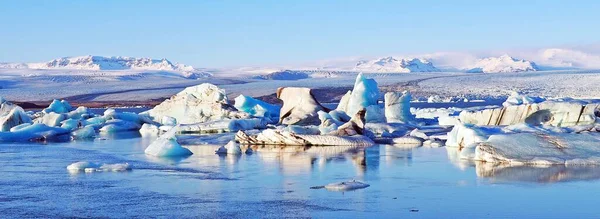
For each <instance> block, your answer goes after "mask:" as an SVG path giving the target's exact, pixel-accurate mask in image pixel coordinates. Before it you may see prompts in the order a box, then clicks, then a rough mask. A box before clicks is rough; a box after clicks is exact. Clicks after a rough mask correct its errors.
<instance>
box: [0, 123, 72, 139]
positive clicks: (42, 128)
mask: <svg viewBox="0 0 600 219" xmlns="http://www.w3.org/2000/svg"><path fill="white" fill-rule="evenodd" d="M70 132H71V131H70V130H67V129H64V128H58V127H49V126H47V125H44V124H33V125H30V126H27V127H24V128H21V129H19V130H16V131H14V132H0V142H26V141H46V140H58V139H59V138H60V137H61V136H67V137H68V134H69V133H70Z"/></svg>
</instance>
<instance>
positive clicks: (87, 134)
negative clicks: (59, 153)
mask: <svg viewBox="0 0 600 219" xmlns="http://www.w3.org/2000/svg"><path fill="white" fill-rule="evenodd" d="M71 136H72V137H73V139H89V138H94V137H95V136H96V130H95V129H94V127H92V126H86V127H83V128H80V129H77V130H75V131H73V132H71Z"/></svg>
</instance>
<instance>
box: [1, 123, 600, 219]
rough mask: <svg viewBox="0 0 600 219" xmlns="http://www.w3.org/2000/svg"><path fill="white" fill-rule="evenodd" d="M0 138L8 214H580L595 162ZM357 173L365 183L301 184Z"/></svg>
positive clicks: (592, 192) (591, 199)
mask: <svg viewBox="0 0 600 219" xmlns="http://www.w3.org/2000/svg"><path fill="white" fill-rule="evenodd" d="M104 138H105V139H106V140H100V139H96V140H93V141H78V142H69V143H51V144H37V143H26V144H1V145H0V188H1V189H0V214H1V215H4V216H2V217H3V218H7V217H10V218H14V217H45V218H48V217H132V216H139V217H169V218H186V217H202V218H207V217H208V218H212V217H220V218H248V217H318V218H336V217H339V218H365V217H369V216H377V218H400V217H401V218H406V217H415V218H440V217H443V218H448V217H450V218H490V217H498V218H506V217H510V218H513V217H525V218H590V217H597V216H598V215H600V208H598V207H597V200H598V198H597V197H598V196H597V195H598V193H599V192H600V181H598V179H600V168H595V167H580V168H566V167H564V166H556V167H551V168H535V167H507V166H491V165H483V164H477V163H468V162H460V161H457V160H456V159H454V157H455V156H454V154H455V149H453V148H413V149H411V148H398V147H395V146H389V145H377V146H373V147H369V148H351V147H327V148H323V147H312V148H304V147H289V148H284V149H281V148H278V147H264V148H256V149H257V150H258V151H257V152H256V153H254V154H252V155H241V156H231V155H229V156H218V155H215V154H214V150H215V149H216V148H217V146H213V145H196V146H188V147H189V148H190V149H191V150H192V151H193V152H194V155H192V156H190V157H187V158H181V159H161V158H154V157H149V156H146V155H145V154H144V152H143V151H144V149H145V147H146V146H147V145H148V144H150V142H151V141H152V139H150V138H140V137H139V136H137V134H135V133H131V134H129V135H127V134H122V135H119V136H105V137H104ZM77 161H91V162H100V163H123V162H128V163H130V164H131V165H132V168H133V170H132V171H129V172H120V173H119V172H116V173H113V172H97V173H87V174H86V173H79V174H70V173H69V172H67V170H66V166H67V165H69V164H71V163H73V162H77ZM350 179H357V180H361V181H365V182H367V183H369V184H370V185H371V186H370V187H368V188H366V189H361V190H355V191H350V192H332V191H327V190H324V189H310V187H311V186H319V185H325V184H328V183H332V182H339V181H345V180H350Z"/></svg>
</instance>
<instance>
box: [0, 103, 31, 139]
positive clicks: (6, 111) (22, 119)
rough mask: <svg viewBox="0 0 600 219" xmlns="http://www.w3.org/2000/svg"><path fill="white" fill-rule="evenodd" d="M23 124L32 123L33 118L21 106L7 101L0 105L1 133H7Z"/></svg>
mask: <svg viewBox="0 0 600 219" xmlns="http://www.w3.org/2000/svg"><path fill="white" fill-rule="evenodd" d="M23 123H31V118H29V116H28V115H27V114H26V113H25V111H23V109H22V108H21V107H20V106H17V105H14V104H12V103H9V102H7V101H3V102H2V103H0V132H7V131H9V130H10V129H11V128H12V127H15V126H18V125H20V124H23Z"/></svg>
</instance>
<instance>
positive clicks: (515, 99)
mask: <svg viewBox="0 0 600 219" xmlns="http://www.w3.org/2000/svg"><path fill="white" fill-rule="evenodd" d="M544 101H546V99H545V98H542V97H533V96H525V95H523V94H521V93H519V92H516V91H513V92H511V94H510V96H509V97H508V98H507V99H506V101H504V103H502V106H516V105H523V104H534V103H541V102H544Z"/></svg>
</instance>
